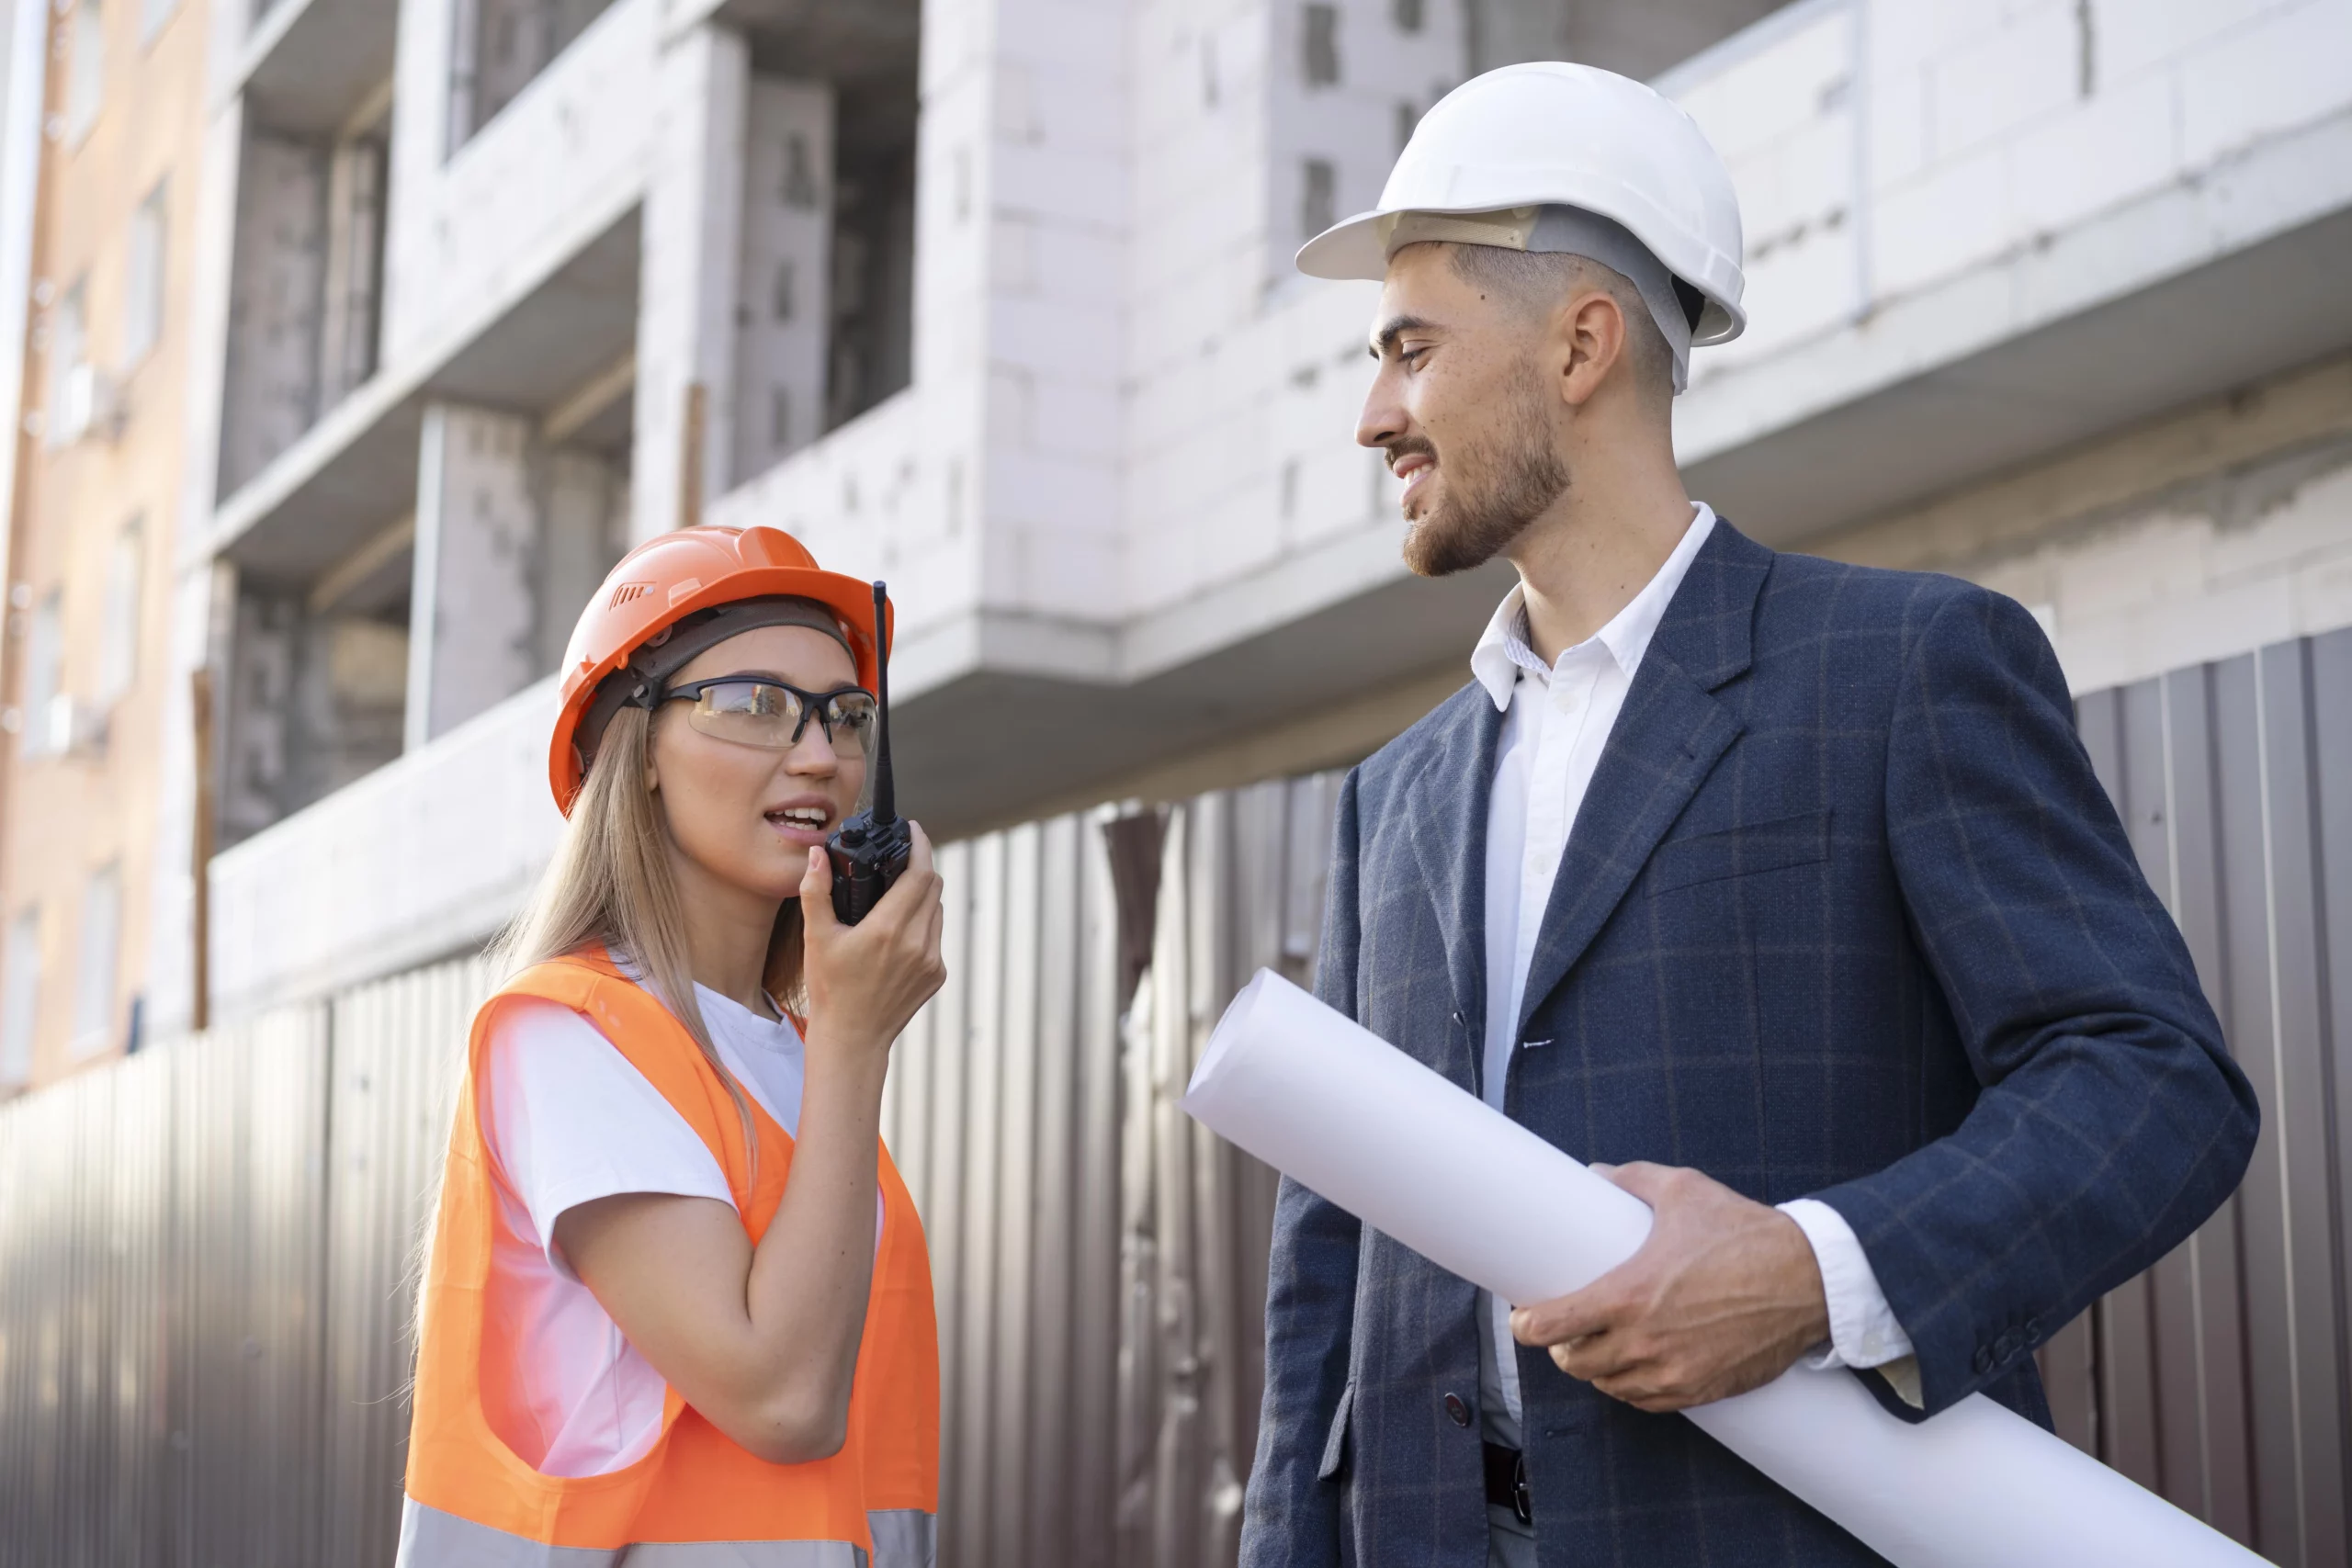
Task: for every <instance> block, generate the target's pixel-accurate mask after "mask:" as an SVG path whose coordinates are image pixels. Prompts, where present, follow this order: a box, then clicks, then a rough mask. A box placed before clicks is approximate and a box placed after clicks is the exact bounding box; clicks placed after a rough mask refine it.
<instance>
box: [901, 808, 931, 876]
mask: <svg viewBox="0 0 2352 1568" xmlns="http://www.w3.org/2000/svg"><path fill="white" fill-rule="evenodd" d="M907 833H908V836H909V837H910V838H911V839H913V840H914V846H915V847H914V851H913V852H912V853H910V855H909V856H908V857H907V869H908V870H909V871H920V872H923V873H926V874H928V873H929V872H930V870H931V835H930V834H928V833H926V832H924V831H923V830H922V823H920V822H917V821H915V820H914V819H913V818H908V821H907Z"/></svg>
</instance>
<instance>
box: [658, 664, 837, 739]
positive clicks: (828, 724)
mask: <svg viewBox="0 0 2352 1568" xmlns="http://www.w3.org/2000/svg"><path fill="white" fill-rule="evenodd" d="M662 701H663V702H665V703H674V702H690V703H692V704H694V706H692V707H690V708H688V709H687V710H686V722H687V723H688V724H691V725H693V726H694V727H695V728H696V729H697V730H700V731H701V732H702V733H703V734H705V735H707V736H710V737H712V738H714V739H719V740H732V741H734V742H735V743H736V744H737V745H739V746H757V747H760V748H761V749H762V750H769V751H789V750H792V749H793V748H794V747H795V746H797V745H799V744H800V737H801V735H802V734H803V733H804V732H805V731H806V730H807V729H808V728H809V719H810V718H812V717H813V718H815V719H816V721H817V722H818V723H819V724H820V725H821V726H823V727H824V731H825V739H826V740H827V741H829V742H830V743H831V746H832V748H833V750H834V752H835V754H837V755H839V756H842V757H863V756H865V755H866V753H867V752H868V751H869V750H871V746H872V741H873V737H874V695H873V694H872V693H870V692H867V691H865V690H863V689H861V688H859V687H856V686H842V687H840V688H838V689H836V690H834V691H831V692H804V691H802V690H801V689H800V688H799V687H797V686H791V685H786V683H785V682H782V681H771V680H769V679H767V678H766V677H765V676H763V675H721V676H719V677H718V679H716V680H711V681H690V682H686V683H685V684H684V685H682V686H673V687H671V688H670V689H669V690H668V691H666V692H664V693H662Z"/></svg>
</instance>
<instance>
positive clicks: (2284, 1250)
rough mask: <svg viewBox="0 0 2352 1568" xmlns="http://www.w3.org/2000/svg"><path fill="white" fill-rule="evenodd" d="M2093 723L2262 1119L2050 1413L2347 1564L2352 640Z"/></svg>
mask: <svg viewBox="0 0 2352 1568" xmlns="http://www.w3.org/2000/svg"><path fill="white" fill-rule="evenodd" d="M2079 721H2080V725H2081V728H2082V733H2083V739H2084V743H2085V745H2086V748H2087V749H2088V750H2089V751H2090V754H2091V758H2092V761H2093V763H2094V765H2095V766H2096V767H2097V768H2098V773H2099V777H2100V779H2101V780H2102V782H2104V783H2105V784H2106V785H2107V788H2108V792H2109V795H2110V796H2112V797H2113V799H2114V801H2115V803H2116V807H2117V809H2118V811H2119V813H2120V815H2121V816H2122V818H2123V820H2124V824H2125V826H2126V828H2127V829H2128V830H2129V832H2130V834H2131V842H2132V848H2133V850H2134V852H2136V853H2137V854H2138V856H2139V859H2140V863H2141V865H2142V867H2143V869H2144V870H2145V871H2146V872H2147V874H2148V877H2149V880H2150V882H2151V883H2152V884H2153V885H2154V886H2155V888H2156V890H2157V891H2158V893H2159V894H2161V895H2162V896H2163V897H2164V898H2165V903H2166V905H2167V906H2168V907H2169V908H2171V909H2172V910H2173V912H2174V915H2175V917H2176V919H2177V920H2178V921H2179V923H2180V926H2181V930H2182V933H2183V935H2184V936H2185V937H2186V939H2187V940H2188V947H2189V951H2190V953H2191V955H2192V956H2193V957H2194V958H2195V960H2196V963H2197V966H2198V974H2199V978H2200V979H2201V980H2202V981H2203V982H2204V985H2205V987H2206V990H2207V993H2208V994H2209V995H2210V996H2211V998H2213V1003H2214V1008H2215V1010H2216V1011H2217V1012H2218V1013H2219V1014H2220V1015H2221V1018H2222V1027H2223V1029H2224V1031H2225V1032H2226V1033H2227V1036H2228V1038H2229V1041H2230V1046H2231V1050H2232V1052H2233V1054H2234V1055H2235V1056H2236V1058H2237V1060H2238V1063H2239V1065H2240V1066H2242V1067H2244V1068H2245V1073H2246V1076H2247V1077H2248V1078H2249V1079H2250V1080H2251V1081H2252V1083H2253V1084H2254V1087H2255V1090H2256V1094H2257V1096H2258V1097H2259V1098H2260V1100H2261V1102H2262V1109H2263V1125H2262V1135H2261V1138H2260V1140H2259V1142H2258V1143H2257V1145H2256V1150H2255V1157H2254V1164H2253V1168H2252V1169H2251V1170H2249V1172H2248V1173H2247V1176H2246V1179H2245V1183H2244V1185H2243V1186H2242V1187H2241V1188H2240V1189H2239V1190H2238V1193H2237V1195H2236V1196H2235V1197H2234V1198H2233V1199H2232V1200H2231V1201H2230V1202H2229V1203H2228V1204H2226V1205H2225V1206H2224V1207H2223V1208H2222V1212H2221V1213H2218V1214H2216V1215H2215V1216H2214V1217H2213V1218H2212V1219H2211V1221H2209V1222H2208V1223H2207V1224H2205V1225H2204V1226H2203V1227H2202V1228H2200V1229H2199V1232H2198V1233H2197V1235H2194V1236H2192V1237H2191V1238H2190V1239H2189V1241H2188V1243H2186V1244H2185V1245H2184V1246H2182V1247H2179V1248H2177V1250H2176V1251H2175V1252H2174V1253H2173V1254H2172V1256H2170V1257H2168V1258H2165V1259H2164V1260H2163V1261H2162V1262H2161V1263H2159V1264H2158V1265H2157V1266H2156V1267H2155V1268H2154V1269H2151V1270H2150V1271H2149V1272H2148V1273H2146V1274H2144V1275H2143V1276H2141V1277H2140V1278H2139V1279H2136V1280H2131V1281H2130V1282H2129V1283H2127V1284H2126V1285H2124V1286H2122V1287H2121V1288H2120V1289H2118V1290H2117V1291H2115V1292H2111V1293H2110V1294H2109V1296H2108V1297H2106V1298H2105V1299H2104V1300H2102V1301H2101V1302H2099V1303H2098V1305H2097V1306H2096V1307H2095V1308H2094V1309H2093V1310H2092V1311H2091V1312H2090V1313H2088V1314H2085V1316H2084V1317H2083V1318H2082V1319H2081V1320H2079V1321H2078V1322H2077V1323H2075V1324H2074V1325H2070V1326H2069V1327H2068V1328H2067V1329H2066V1330H2065V1331H2064V1333H2063V1334H2061V1335H2060V1336H2059V1337H2057V1338H2056V1339H2054V1340H2053V1341H2052V1344H2051V1346H2050V1347H2049V1348H2048V1351H2047V1353H2046V1354H2045V1357H2044V1366H2045V1370H2046V1371H2049V1373H2050V1375H2051V1381H2052V1404H2053V1405H2054V1406H2056V1408H2057V1409H2058V1411H2059V1413H2060V1416H2061V1430H2062V1431H2064V1433H2065V1434H2066V1435H2067V1436H2068V1437H2069V1438H2072V1439H2073V1440H2074V1441H2075V1442H2076V1443H2078V1444H2079V1445H2081V1446H2082V1447H2084V1448H2086V1449H2088V1450H2090V1451H2092V1452H2094V1453H2097V1454H2098V1456H2099V1457H2100V1458H2102V1459H2104V1460H2106V1461H2108V1462H2109V1463H2110V1464H2113V1465H2115V1466H2116V1467H2117V1468H2118V1469H2120V1470H2121V1471H2122V1472H2124V1473H2126V1474H2128V1475H2130V1476H2131V1477H2132V1479H2134V1480H2136V1481H2139V1482H2141V1483H2143V1484H2145V1485H2149V1486H2153V1487H2154V1488H2156V1489H2157V1490H2159V1491H2162V1492H2163V1493H2164V1494H2165V1495H2166V1496H2168V1497H2170V1498H2172V1499H2173V1500H2174V1501H2175V1502H2177V1503H2178V1504H2180V1506H2183V1507H2185V1508H2187V1509H2188V1510H2189V1511H2190V1512H2192V1513H2196V1514H2198V1515H2199V1516H2200V1517H2204V1518H2206V1519H2209V1520H2211V1522H2212V1523H2213V1524H2214V1525H2216V1526H2217V1527H2219V1528H2221V1529H2224V1530H2226V1531H2228V1532H2229V1533H2230V1534H2231V1535H2233V1536H2234V1537H2236V1538H2237V1539H2238V1540H2244V1541H2245V1542H2247V1543H2248V1544H2250V1545H2252V1546H2254V1547H2255V1548H2256V1550H2257V1551H2261V1552H2263V1553H2264V1554H2265V1555H2267V1556H2268V1557H2270V1558H2272V1559H2274V1560H2275V1561H2277V1562H2282V1563H2290V1564H2301V1565H2308V1568H2330V1565H2340V1564H2343V1563H2345V1562H2347V1561H2352V1541H2347V1535H2346V1514H2345V1496H2346V1478H2347V1473H2348V1472H2352V1412H2347V1409H2346V1395H2347V1380H2346V1365H2347V1361H2346V1320H2347V1311H2348V1310H2352V1291H2348V1290H2347V1288H2346V1269H2347V1267H2352V1260H2347V1258H2346V1247H2345V1235H2344V1223H2345V1221H2344V1216H2345V1213H2346V1207H2345V1202H2344V1197H2345V1194H2346V1191H2347V1190H2348V1189H2347V1186H2346V1183H2347V1180H2352V1172H2347V1169H2346V1158H2345V1152H2344V1149H2343V1137H2344V1134H2345V1129H2346V1095H2347V1092H2352V1086H2347V1084H2346V1077H2347V1076H2352V1075H2347V1070H2346V1068H2347V1064H2346V1063H2345V1062H2344V1060H2343V1058H2342V1052H2343V1048H2344V1045H2345V1043H2346V1038H2347V1027H2346V996H2347V993H2352V941H2347V938H2346V932H2347V930H2352V631H2347V632H2336V633H2333V634H2330V635H2328V636H2326V637H2318V638H2312V639H2305V640H2302V641H2297V642H2290V643H2281V644H2278V645H2276V646H2274V647H2271V648H2267V649H2263V650H2261V651H2260V652H2258V653H2254V654H2247V655H2245V656H2242V657H2240V658H2237V659H2232V660H2223V661H2221V662H2219V663H2215V664H2211V665H2206V666H2202V667H2200V668H2198V669H2193V670H2185V671H2176V672H2175V673H2173V674H2170V675H2166V676H2164V677H2161V678H2158V679H2155V680H2150V681H2144V682H2138V683H2136V684H2134V685H2131V686H2129V687H2125V688H2122V689H2120V690H2118V691H2112V692H2102V693H2098V694H2092V695H2090V696H2087V697H2086V698H2084V699H2083V700H2082V702H2081V704H2080V705H2079ZM2331 917H2332V918H2331Z"/></svg>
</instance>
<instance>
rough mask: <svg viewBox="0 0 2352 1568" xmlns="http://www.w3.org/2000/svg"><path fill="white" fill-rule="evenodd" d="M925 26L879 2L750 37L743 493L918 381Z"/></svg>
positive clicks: (739, 407)
mask: <svg viewBox="0 0 2352 1568" xmlns="http://www.w3.org/2000/svg"><path fill="white" fill-rule="evenodd" d="M918 23H919V16H918V11H917V7H916V6H915V5H914V4H913V3H912V0H876V3H875V4H871V5H864V6H841V7H832V8H826V9H822V10H820V11H815V12H811V13H810V14H809V17H807V18H806V19H805V22H804V24H803V25H802V26H800V27H799V28H797V30H793V31H790V32H789V33H786V32H785V31H778V32H776V33H773V34H771V33H767V32H755V33H753V34H752V39H751V42H752V80H751V83H750V86H749V91H748V93H747V95H746V99H745V106H744V107H745V113H744V126H743V186H742V192H743V215H742V216H743V221H742V229H741V236H742V239H741V244H742V251H741V257H740V258H739V259H740V265H739V268H738V272H737V276H738V278H739V279H740V281H739V283H738V285H737V288H738V290H739V295H738V304H739V306H740V307H741V308H740V309H738V310H737V311H736V313H735V320H736V323H737V326H736V343H735V355H734V357H735V386H734V398H733V405H732V406H733V413H732V433H731V434H732V450H731V452H730V454H729V460H730V463H731V478H732V480H733V481H734V482H738V483H740V482H741V481H743V480H746V479H751V478H752V477H753V476H755V475H757V474H759V473H762V472H763V471H765V470H766V469H767V468H772V467H774V466H775V464H776V463H777V462H779V461H781V460H782V459H784V458H785V457H788V456H789V455H791V454H792V453H793V452H796V451H797V450H799V449H800V448H801V447H803V446H808V445H809V443H810V442H812V441H815V440H818V439H819V438H820V437H821V436H823V435H824V434H826V433H827V432H828V431H831V430H834V429H836V428H838V427H840V426H841V425H842V424H844V423H848V422H849V421H851V420H853V419H855V418H856V417H857V416H858V415H859V414H862V413H864V412H865V411H866V410H868V409H870V408H872V407H874V406H875V405H876V403H879V402H881V401H882V400H884V399H886V398H888V397H889V396H891V395H892V394H893V393H895V392H898V391H899V390H901V389H904V388H905V387H906V386H907V384H908V382H909V380H910V378H911V375H912V369H913V316H914V132H915V45H916V40H917V35H918V31H919V28H918Z"/></svg>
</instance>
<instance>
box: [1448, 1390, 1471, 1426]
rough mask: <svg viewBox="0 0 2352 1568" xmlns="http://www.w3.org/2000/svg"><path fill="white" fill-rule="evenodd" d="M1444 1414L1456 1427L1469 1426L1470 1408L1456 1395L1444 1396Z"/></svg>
mask: <svg viewBox="0 0 2352 1568" xmlns="http://www.w3.org/2000/svg"><path fill="white" fill-rule="evenodd" d="M1445 1414H1446V1416H1448V1417H1449V1418H1450V1419H1452V1421H1453V1424H1454V1425H1455V1426H1457V1427H1467V1426H1468V1425H1470V1406H1469V1405H1468V1404H1466V1403H1464V1400H1463V1398H1462V1396H1461V1395H1460V1394H1458V1393H1449V1394H1447V1395H1446V1396H1445Z"/></svg>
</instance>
